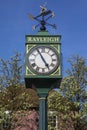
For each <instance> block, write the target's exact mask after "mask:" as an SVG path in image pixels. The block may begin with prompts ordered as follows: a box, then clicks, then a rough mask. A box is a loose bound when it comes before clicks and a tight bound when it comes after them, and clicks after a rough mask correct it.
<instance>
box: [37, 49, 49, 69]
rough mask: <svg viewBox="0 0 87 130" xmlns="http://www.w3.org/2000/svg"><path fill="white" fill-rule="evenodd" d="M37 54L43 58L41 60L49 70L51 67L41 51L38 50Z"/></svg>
mask: <svg viewBox="0 0 87 130" xmlns="http://www.w3.org/2000/svg"><path fill="white" fill-rule="evenodd" d="M37 52H38V53H39V55H40V56H41V59H42V60H43V62H44V63H45V66H46V67H47V68H48V69H49V65H48V64H47V62H46V61H45V59H44V57H43V56H42V54H41V53H40V51H39V50H38V49H37Z"/></svg>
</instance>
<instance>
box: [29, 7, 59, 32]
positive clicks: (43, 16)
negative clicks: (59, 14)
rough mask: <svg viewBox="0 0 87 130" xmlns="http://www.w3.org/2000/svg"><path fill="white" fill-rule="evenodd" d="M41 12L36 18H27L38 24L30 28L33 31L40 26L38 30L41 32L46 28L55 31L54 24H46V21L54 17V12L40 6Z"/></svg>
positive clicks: (31, 16)
mask: <svg viewBox="0 0 87 130" xmlns="http://www.w3.org/2000/svg"><path fill="white" fill-rule="evenodd" d="M40 8H41V10H40V14H39V15H37V16H36V17H34V16H33V15H31V14H30V15H29V17H30V18H31V19H32V20H36V21H38V22H39V24H37V25H34V26H33V27H32V28H33V30H35V29H36V28H37V27H38V26H39V25H41V26H40V30H41V31H43V30H46V26H51V27H53V28H55V29H56V25H55V24H50V23H48V22H47V21H48V20H49V19H50V18H52V17H54V12H52V11H51V10H48V9H47V8H46V7H45V5H43V6H40Z"/></svg>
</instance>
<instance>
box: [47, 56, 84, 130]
mask: <svg viewBox="0 0 87 130" xmlns="http://www.w3.org/2000/svg"><path fill="white" fill-rule="evenodd" d="M69 63H70V65H71V69H68V70H67V74H68V76H67V77H65V78H64V79H63V80H62V83H61V86H60V89H59V90H58V91H56V92H54V93H52V94H51V95H50V96H49V98H48V108H49V110H50V111H51V110H54V111H56V112H57V114H58V117H59V119H58V120H59V124H58V125H59V128H60V129H61V130H86V128H87V91H86V87H87V66H86V62H85V59H84V58H82V57H79V56H78V55H77V56H73V57H72V58H71V59H70V60H69Z"/></svg>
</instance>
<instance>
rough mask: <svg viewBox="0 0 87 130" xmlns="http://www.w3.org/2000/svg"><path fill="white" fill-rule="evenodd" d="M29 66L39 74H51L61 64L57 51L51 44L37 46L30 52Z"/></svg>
mask: <svg viewBox="0 0 87 130" xmlns="http://www.w3.org/2000/svg"><path fill="white" fill-rule="evenodd" d="M28 60H29V66H30V68H31V69H32V70H33V71H34V72H35V73H38V74H51V73H52V72H54V71H55V70H56V69H57V68H58V66H59V58H58V54H57V53H56V51H55V50H54V49H53V48H52V47H49V46H44V45H43V46H36V47H34V48H32V49H31V50H30V52H29V57H28Z"/></svg>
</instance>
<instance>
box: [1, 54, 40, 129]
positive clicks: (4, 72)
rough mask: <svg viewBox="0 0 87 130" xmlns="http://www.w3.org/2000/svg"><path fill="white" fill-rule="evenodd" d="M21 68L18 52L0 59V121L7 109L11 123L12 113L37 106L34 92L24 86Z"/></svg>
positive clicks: (2, 119) (3, 118)
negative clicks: (7, 57) (7, 58)
mask: <svg viewBox="0 0 87 130" xmlns="http://www.w3.org/2000/svg"><path fill="white" fill-rule="evenodd" d="M22 68H23V65H22V60H21V56H20V54H19V53H16V54H15V55H14V56H13V57H11V58H10V59H9V60H7V61H5V60H3V59H1V60H0V117H1V121H0V123H2V122H3V121H5V119H6V118H5V117H6V116H7V115H6V114H5V112H6V111H7V110H8V111H9V112H10V123H12V121H13V118H14V113H15V114H16V112H18V111H22V114H23V111H25V110H30V109H31V107H32V106H34V107H38V96H37V94H36V92H35V91H34V90H31V89H28V90H27V89H26V88H25V85H24V81H23V78H24V77H23V70H22ZM34 107H33V108H34ZM20 116H21V115H20ZM15 123H16V122H15ZM21 125H22V124H21ZM8 129H10V128H8Z"/></svg>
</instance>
